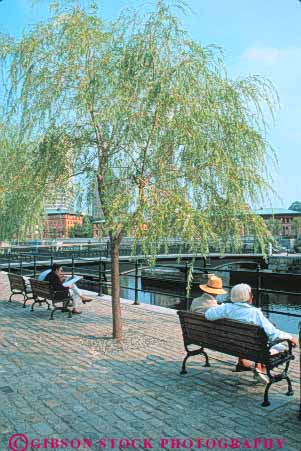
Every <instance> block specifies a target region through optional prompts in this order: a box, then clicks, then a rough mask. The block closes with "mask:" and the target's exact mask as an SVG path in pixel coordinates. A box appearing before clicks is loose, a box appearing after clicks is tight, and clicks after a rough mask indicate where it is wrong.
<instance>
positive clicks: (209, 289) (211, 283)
mask: <svg viewBox="0 0 301 451" xmlns="http://www.w3.org/2000/svg"><path fill="white" fill-rule="evenodd" d="M199 287H200V289H201V290H203V291H205V292H206V293H212V294H226V293H227V291H225V290H224V289H223V281H222V279H221V278H220V277H217V276H211V277H209V279H208V282H207V283H206V285H199Z"/></svg>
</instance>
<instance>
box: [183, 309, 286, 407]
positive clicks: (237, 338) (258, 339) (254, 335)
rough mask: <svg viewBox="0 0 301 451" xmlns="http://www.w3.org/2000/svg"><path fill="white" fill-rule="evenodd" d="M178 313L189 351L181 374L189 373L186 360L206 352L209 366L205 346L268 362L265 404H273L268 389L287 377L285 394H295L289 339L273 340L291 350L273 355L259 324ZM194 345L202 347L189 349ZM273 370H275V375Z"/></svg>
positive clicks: (266, 363) (253, 360) (207, 358)
mask: <svg viewBox="0 0 301 451" xmlns="http://www.w3.org/2000/svg"><path fill="white" fill-rule="evenodd" d="M178 315H179V318H180V323H181V327H182V333H183V340H184V347H185V350H186V352H187V355H186V357H185V358H184V360H183V363H182V370H181V374H186V373H187V371H186V361H187V359H188V358H189V357H191V356H196V355H203V356H204V357H205V366H207V367H208V366H210V363H209V357H208V354H207V353H206V352H205V349H211V350H213V351H217V352H221V353H224V354H228V355H232V356H235V357H241V358H244V359H248V360H250V361H251V362H257V363H263V364H264V365H266V369H267V376H268V378H269V382H268V384H267V385H266V388H265V391H264V397H263V403H262V406H264V407H266V406H269V405H270V402H269V397H268V396H269V389H270V387H271V385H272V384H274V383H275V382H279V381H282V380H284V379H285V380H286V381H287V385H288V391H287V393H286V394H287V395H288V396H291V395H293V390H292V384H291V381H290V378H289V377H288V375H287V373H288V368H289V365H290V362H291V360H293V359H294V356H293V354H292V344H291V342H290V341H289V340H279V341H277V342H274V343H273V345H275V344H276V343H280V342H283V341H286V342H287V343H288V350H287V351H284V352H281V353H279V354H275V355H271V354H270V352H269V351H270V348H271V347H272V344H270V343H268V337H267V336H266V334H265V332H264V330H263V329H262V328H261V327H259V326H255V325H253V324H246V323H242V322H239V321H234V320H229V319H222V320H217V321H207V320H206V318H205V316H204V315H202V314H200V313H191V312H186V311H179V312H178ZM191 345H196V346H198V347H199V349H193V350H192V349H189V347H190V346H191ZM280 365H284V368H282V369H279V372H278V374H275V372H274V369H276V368H278V367H279V366H280ZM271 371H273V374H272V373H271Z"/></svg>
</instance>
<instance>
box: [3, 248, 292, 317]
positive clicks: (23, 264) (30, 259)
mask: <svg viewBox="0 0 301 451" xmlns="http://www.w3.org/2000/svg"><path fill="white" fill-rule="evenodd" d="M53 263H59V264H61V265H62V266H63V267H64V271H65V272H66V273H70V274H72V276H73V275H74V274H75V273H76V274H78V275H82V276H83V278H84V279H85V281H86V282H87V283H89V285H90V286H91V287H95V289H94V290H92V291H96V292H97V293H98V294H99V295H102V294H103V292H104V291H106V292H109V290H110V289H111V282H110V270H109V269H108V263H109V260H108V259H107V258H106V256H103V255H102V253H101V252H99V251H98V257H97V258H96V257H93V256H91V257H89V258H87V257H85V258H83V257H82V258H81V257H78V256H77V255H76V256H74V255H71V256H68V258H66V257H65V258H64V257H62V256H60V257H57V256H56V258H55V257H54V256H53V255H46V254H45V255H44V256H43V259H41V258H40V256H37V255H28V254H19V255H15V256H10V258H8V259H7V270H8V272H15V273H18V274H21V275H27V276H31V277H36V276H37V274H38V272H40V270H42V269H44V268H48V267H50V266H51V265H52V264H53ZM89 264H90V265H91V264H92V265H93V267H89ZM242 264H247V265H248V266H249V267H250V265H252V266H253V267H254V270H253V271H252V270H251V269H246V268H245V269H235V266H238V265H242ZM132 265H133V268H132V269H131V270H130V271H127V272H126V273H124V272H123V273H120V276H122V277H123V278H132V279H134V282H133V284H132V285H133V286H125V285H123V284H122V283H121V286H120V288H121V289H125V290H130V291H133V292H134V296H133V297H134V304H135V305H138V304H139V293H152V294H155V295H156V294H157V295H162V296H166V297H170V298H176V299H180V300H183V303H182V305H184V307H185V309H189V307H190V302H191V301H192V299H193V297H192V296H191V294H190V292H189V291H187V290H186V286H187V281H188V278H189V271H190V270H191V265H190V264H189V263H188V262H186V263H184V264H183V265H182V266H181V265H172V264H168V265H159V264H158V265H156V267H157V268H160V267H164V268H170V269H175V270H179V268H180V269H181V271H182V273H183V280H182V281H175V279H170V280H169V279H168V278H164V282H167V283H168V282H171V283H173V284H177V285H178V292H177V293H174V292H170V291H168V290H164V291H163V290H162V289H157V288H158V287H157V288H155V287H154V289H150V288H149V287H148V288H147V289H145V288H139V280H140V279H141V274H140V271H141V268H142V267H143V268H146V267H148V266H147V263H146V261H145V260H144V259H140V260H138V259H132ZM193 269H194V272H198V274H200V275H206V274H208V273H210V272H213V271H214V273H216V274H220V273H229V274H230V273H231V274H235V273H242V272H243V271H247V272H248V274H253V273H254V276H255V284H253V286H252V284H250V285H251V286H252V289H253V291H254V294H255V302H254V304H255V306H256V307H261V308H262V310H263V311H264V312H265V313H266V314H268V315H269V314H277V315H285V316H291V317H297V318H301V310H300V313H293V312H288V311H283V310H278V309H277V310H275V309H270V308H266V307H265V306H264V305H263V304H262V302H261V300H262V296H261V295H262V294H276V295H291V296H298V297H299V296H301V291H300V292H298V291H287V290H274V289H271V288H262V277H263V276H264V275H266V274H267V273H266V272H264V271H263V270H261V267H260V265H259V264H258V263H256V262H250V261H248V262H246V261H236V262H233V263H228V264H227V267H219V268H212V267H209V266H206V261H205V260H204V266H203V267H197V266H194V268H193ZM277 275H278V276H283V275H285V276H292V275H293V276H295V277H298V278H300V286H301V274H295V273H288V272H286V273H281V272H277ZM154 285H155V284H154ZM180 285H182V293H180V291H181V287H180ZM224 286H225V288H227V289H231V288H232V286H231V285H230V284H228V285H224ZM300 290H301V289H300ZM300 302H301V298H300Z"/></svg>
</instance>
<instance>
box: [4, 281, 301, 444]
mask: <svg viewBox="0 0 301 451" xmlns="http://www.w3.org/2000/svg"><path fill="white" fill-rule="evenodd" d="M8 296H9V288H8V281H7V276H6V275H5V274H4V273H2V274H0V352H1V354H0V355H1V359H0V377H1V379H0V451H6V450H7V449H9V448H8V440H9V439H10V437H11V436H12V435H13V434H23V435H22V436H15V437H14V438H13V439H11V442H10V443H11V446H10V449H12V450H14V451H25V450H26V449H31V448H33V449H37V448H39V447H40V449H46V448H47V449H68V450H70V449H91V447H92V449H93V450H94V449H95V450H99V449H119V447H123V448H125V449H130V450H131V449H135V445H136V446H137V447H138V443H139V442H138V440H136V441H133V439H141V440H142V439H146V442H144V443H143V441H141V442H140V447H141V449H154V451H158V450H159V449H163V445H165V449H168V450H170V449H182V450H183V449H193V450H196V449H215V450H217V449H225V448H229V449H238V450H245V449H283V450H285V451H300V450H301V422H300V421H299V420H298V418H297V410H298V402H299V397H298V396H299V395H298V394H299V376H298V374H299V373H298V372H299V363H298V362H299V360H298V357H299V355H298V352H299V350H297V351H296V355H297V360H295V362H293V365H292V371H291V376H292V382H293V385H294V388H295V396H294V397H287V396H285V394H284V393H285V391H286V383H285V382H281V383H279V384H276V385H274V386H273V387H272V388H271V390H270V400H271V406H270V407H268V408H263V407H261V406H260V404H261V401H262V395H263V389H264V387H263V386H262V385H258V384H256V383H255V381H254V380H253V378H252V375H250V373H243V374H241V373H240V374H235V373H233V372H232V369H233V367H234V363H235V359H234V358H231V357H228V356H225V355H222V354H218V353H213V352H209V355H210V356H212V357H214V360H211V363H212V367H211V368H204V367H203V366H202V364H203V361H202V359H201V358H200V357H195V358H191V359H190V361H189V363H188V374H187V375H186V376H180V375H179V371H180V366H181V362H182V359H183V356H184V349H183V343H182V336H181V329H180V325H179V321H178V317H177V315H176V314H175V312H174V311H170V310H168V311H167V310H166V309H163V308H158V307H157V308H156V307H152V306H146V305H141V306H133V305H131V304H130V303H123V304H122V315H123V321H124V335H125V340H124V343H123V345H122V346H121V345H118V344H115V343H114V342H113V341H112V340H111V330H112V318H111V304H110V298H109V297H108V296H107V297H104V298H101V299H97V300H95V301H94V302H92V303H90V304H88V305H86V306H84V307H83V310H84V313H83V314H82V315H78V316H74V317H73V318H72V319H68V318H67V315H66V314H62V313H61V312H57V313H56V316H55V321H49V320H48V318H49V312H48V311H47V310H46V308H45V306H42V307H37V308H36V311H35V312H33V313H31V312H30V308H26V309H23V308H22V307H21V303H20V301H18V300H13V302H11V303H8V302H7V300H8ZM15 298H18V297H15ZM51 438H52V439H53V440H52V441H51V440H50V439H51ZM55 439H56V440H55ZM100 439H102V441H100V442H99V440H100ZM112 439H116V440H115V442H114V441H113V440H112ZM172 439H174V440H173V441H172ZM176 439H179V440H178V441H177V440H176ZM200 439H202V441H201V440H200ZM208 439H210V440H208ZM231 439H235V440H233V441H232V442H231ZM255 439H257V442H256V440H255ZM260 439H261V440H260ZM264 439H266V440H265V441H264ZM277 439H278V441H277ZM279 439H280V440H282V441H283V442H280V441H279ZM162 440H163V441H162ZM164 440H165V441H164ZM281 443H283V445H282V448H281Z"/></svg>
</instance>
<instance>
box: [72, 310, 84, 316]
mask: <svg viewBox="0 0 301 451" xmlns="http://www.w3.org/2000/svg"><path fill="white" fill-rule="evenodd" d="M81 313H82V312H81V311H79V310H72V314H73V315H80V314H81Z"/></svg>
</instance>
